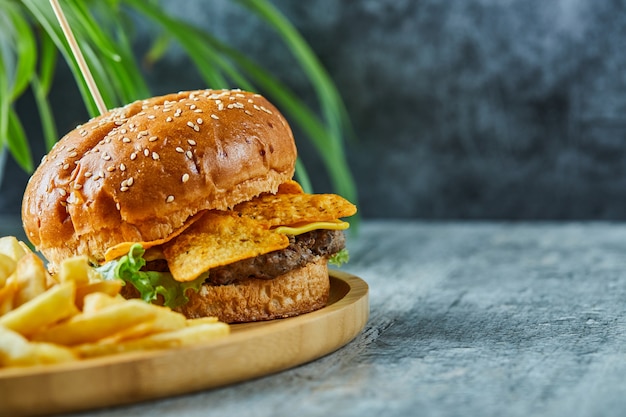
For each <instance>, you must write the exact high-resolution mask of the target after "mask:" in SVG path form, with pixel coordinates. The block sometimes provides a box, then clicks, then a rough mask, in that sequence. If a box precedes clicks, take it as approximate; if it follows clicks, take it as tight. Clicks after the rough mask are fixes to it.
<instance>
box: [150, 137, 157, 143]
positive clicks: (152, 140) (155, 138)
mask: <svg viewBox="0 0 626 417" xmlns="http://www.w3.org/2000/svg"><path fill="white" fill-rule="evenodd" d="M157 139H158V137H157V136H150V138H149V139H148V140H149V141H150V142H155V141H156V140H157Z"/></svg>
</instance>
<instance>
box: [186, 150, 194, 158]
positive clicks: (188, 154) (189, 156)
mask: <svg viewBox="0 0 626 417" xmlns="http://www.w3.org/2000/svg"><path fill="white" fill-rule="evenodd" d="M185 155H187V158H189V159H191V158H193V153H191V151H187V152H186V153H185Z"/></svg>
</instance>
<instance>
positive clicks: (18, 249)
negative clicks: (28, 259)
mask: <svg viewBox="0 0 626 417" xmlns="http://www.w3.org/2000/svg"><path fill="white" fill-rule="evenodd" d="M0 253H2V254H4V255H7V256H8V257H9V258H11V259H13V260H14V261H16V262H17V261H19V260H20V258H21V257H22V256H24V255H26V253H27V251H26V249H24V247H23V246H22V244H20V241H19V240H17V238H16V237H15V236H5V237H0Z"/></svg>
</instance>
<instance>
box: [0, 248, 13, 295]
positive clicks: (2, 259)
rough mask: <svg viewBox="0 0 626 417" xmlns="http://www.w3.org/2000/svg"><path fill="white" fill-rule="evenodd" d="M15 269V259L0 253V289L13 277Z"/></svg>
mask: <svg viewBox="0 0 626 417" xmlns="http://www.w3.org/2000/svg"><path fill="white" fill-rule="evenodd" d="M16 267H17V262H15V259H13V258H11V257H10V256H9V255H5V254H4V253H0V288H1V287H3V286H4V285H5V283H6V282H7V279H8V278H9V277H10V276H11V275H13V272H15V268H16Z"/></svg>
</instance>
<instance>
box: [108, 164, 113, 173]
mask: <svg viewBox="0 0 626 417" xmlns="http://www.w3.org/2000/svg"><path fill="white" fill-rule="evenodd" d="M107 171H109V172H113V171H115V167H114V166H113V165H110V166H108V167H107Z"/></svg>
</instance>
